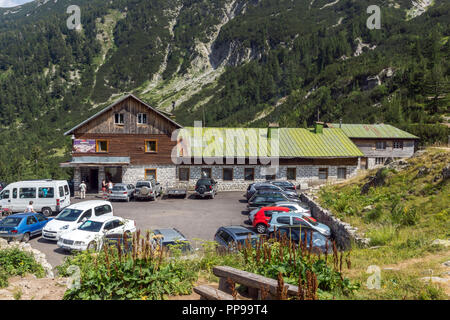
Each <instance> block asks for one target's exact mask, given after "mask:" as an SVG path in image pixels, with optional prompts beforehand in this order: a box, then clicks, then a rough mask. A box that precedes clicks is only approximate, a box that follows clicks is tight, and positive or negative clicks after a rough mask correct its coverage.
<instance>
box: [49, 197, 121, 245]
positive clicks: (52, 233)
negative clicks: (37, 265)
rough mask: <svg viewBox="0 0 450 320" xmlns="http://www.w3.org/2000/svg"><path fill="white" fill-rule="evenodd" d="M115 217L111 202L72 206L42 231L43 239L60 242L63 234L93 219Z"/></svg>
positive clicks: (88, 202) (98, 201)
mask: <svg viewBox="0 0 450 320" xmlns="http://www.w3.org/2000/svg"><path fill="white" fill-rule="evenodd" d="M100 216H109V217H112V216H113V207H112V205H111V202H109V201H101V200H90V201H83V202H78V203H75V204H72V205H70V206H68V207H67V208H65V209H64V210H63V211H61V212H60V213H59V214H58V215H57V216H56V218H55V219H53V220H52V221H50V222H49V223H48V224H47V225H46V226H45V227H44V229H43V230H42V237H43V238H44V239H46V240H50V241H58V240H59V238H60V237H61V235H62V234H64V233H66V232H69V231H73V230H75V229H77V228H78V227H79V226H80V225H81V224H82V223H83V222H85V221H86V220H88V219H91V218H92V217H100Z"/></svg>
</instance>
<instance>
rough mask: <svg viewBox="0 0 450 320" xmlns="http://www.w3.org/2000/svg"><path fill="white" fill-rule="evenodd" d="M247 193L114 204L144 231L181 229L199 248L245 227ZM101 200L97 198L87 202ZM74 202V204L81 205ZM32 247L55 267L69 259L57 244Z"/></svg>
mask: <svg viewBox="0 0 450 320" xmlns="http://www.w3.org/2000/svg"><path fill="white" fill-rule="evenodd" d="M243 194H244V192H243V191H238V192H219V193H217V195H216V197H215V198H214V199H195V198H194V197H192V196H190V197H189V198H187V199H179V198H170V199H160V198H158V200H157V201H132V202H128V203H127V202H113V203H112V204H113V210H114V215H115V216H119V217H123V218H128V219H132V220H135V221H136V227H137V229H140V230H141V231H146V230H152V229H158V228H177V229H178V230H179V231H181V233H183V234H184V235H185V237H186V238H187V239H189V240H191V241H192V242H193V246H194V247H195V246H198V245H199V241H193V240H194V239H203V240H213V238H214V234H215V232H216V230H217V229H218V228H219V227H221V226H227V225H243V226H247V225H246V224H245V223H244V222H245V221H246V220H247V202H246V201H245V198H244V197H243ZM94 199H96V200H98V198H95V197H94V196H91V197H87V199H86V200H94ZM80 201H81V200H79V199H72V203H76V202H80ZM29 243H30V244H31V246H32V247H33V248H35V249H38V250H40V251H42V252H43V253H45V255H46V256H47V260H48V262H49V263H50V264H51V265H52V266H53V267H55V266H57V265H60V264H61V263H62V262H63V260H64V257H66V256H67V253H65V252H64V251H63V250H60V249H59V248H58V247H57V245H56V243H54V242H50V241H47V240H44V239H43V238H41V237H40V236H38V237H35V238H33V239H31V240H30V242H29Z"/></svg>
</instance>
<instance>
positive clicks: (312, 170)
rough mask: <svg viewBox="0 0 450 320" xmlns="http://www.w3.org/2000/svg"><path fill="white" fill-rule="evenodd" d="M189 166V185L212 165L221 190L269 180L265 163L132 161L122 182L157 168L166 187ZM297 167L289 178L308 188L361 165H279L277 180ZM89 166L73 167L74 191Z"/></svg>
mask: <svg viewBox="0 0 450 320" xmlns="http://www.w3.org/2000/svg"><path fill="white" fill-rule="evenodd" d="M179 167H180V168H189V169H190V179H189V182H188V185H189V188H190V189H192V190H193V189H194V187H195V183H196V182H197V180H198V179H200V177H201V169H202V168H211V172H212V177H213V179H215V180H217V181H218V183H219V191H245V190H247V187H248V185H249V184H250V183H253V182H264V181H266V176H265V175H264V172H262V168H264V166H261V165H245V166H244V165H210V166H208V165H190V166H186V165H180V166H176V165H174V164H167V165H161V164H147V165H132V166H128V167H127V166H124V167H122V182H123V183H131V184H136V182H137V181H139V180H144V179H145V169H156V176H157V181H158V182H159V183H161V186H162V187H163V189H167V188H171V187H174V186H176V185H178V184H179V183H183V184H184V183H186V182H184V181H180V180H179V177H178V168H179ZM223 168H233V180H232V181H224V180H223ZM245 168H253V169H254V173H255V179H254V180H245V179H244V170H245ZM288 168H296V179H295V180H289V181H290V182H292V183H294V184H295V185H296V186H298V188H299V189H300V187H302V188H304V189H307V188H309V187H312V186H317V185H321V184H325V183H330V182H333V181H337V180H338V178H337V170H338V168H346V169H347V178H350V177H352V176H354V175H355V174H356V173H357V171H358V166H324V165H321V166H317V165H316V166H314V165H301V166H295V165H292V166H289V165H284V166H280V167H279V170H278V172H277V174H276V179H277V180H287V169H288ZM319 168H328V180H320V179H319ZM88 173H89V169H88V168H87V167H86V168H75V170H74V184H75V194H76V196H78V194H79V185H80V183H81V179H82V177H84V176H88ZM104 176H105V171H104V168H99V179H98V183H99V190H101V181H102V179H104Z"/></svg>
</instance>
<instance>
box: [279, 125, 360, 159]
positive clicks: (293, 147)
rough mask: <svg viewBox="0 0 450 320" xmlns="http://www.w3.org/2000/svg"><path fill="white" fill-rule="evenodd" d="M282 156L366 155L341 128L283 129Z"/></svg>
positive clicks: (281, 134)
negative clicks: (317, 129)
mask: <svg viewBox="0 0 450 320" xmlns="http://www.w3.org/2000/svg"><path fill="white" fill-rule="evenodd" d="M280 156H281V157H302V158H340V157H361V156H364V154H363V153H362V152H361V150H359V148H358V147H357V146H356V145H355V144H354V143H353V142H352V141H351V140H350V139H349V138H348V137H347V136H346V135H345V134H344V132H343V131H342V130H341V129H339V128H333V129H328V128H324V129H323V133H314V130H313V129H302V128H281V129H280Z"/></svg>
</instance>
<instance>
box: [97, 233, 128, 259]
mask: <svg viewBox="0 0 450 320" xmlns="http://www.w3.org/2000/svg"><path fill="white" fill-rule="evenodd" d="M103 245H104V246H105V245H107V246H109V247H116V248H117V249H119V248H120V249H121V251H122V254H127V253H130V252H132V251H133V237H125V234H124V233H110V234H107V235H105V237H104V240H103Z"/></svg>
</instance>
